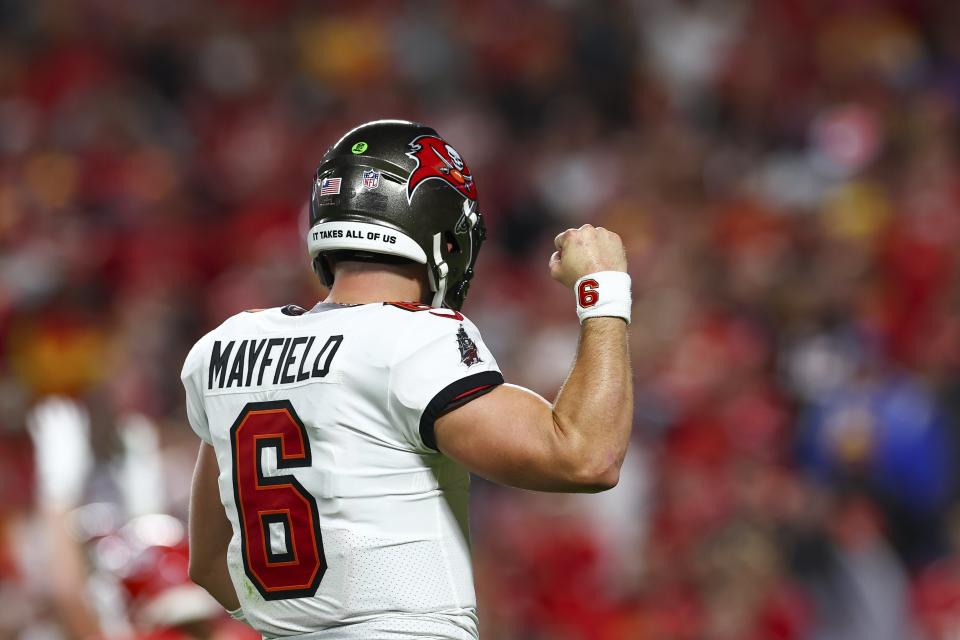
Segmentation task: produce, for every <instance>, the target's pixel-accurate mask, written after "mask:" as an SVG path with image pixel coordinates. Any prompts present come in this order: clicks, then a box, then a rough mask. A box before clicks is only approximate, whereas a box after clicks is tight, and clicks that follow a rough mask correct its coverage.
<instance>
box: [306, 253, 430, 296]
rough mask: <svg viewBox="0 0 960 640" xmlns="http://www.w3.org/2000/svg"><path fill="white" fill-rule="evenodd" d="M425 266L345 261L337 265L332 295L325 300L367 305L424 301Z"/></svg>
mask: <svg viewBox="0 0 960 640" xmlns="http://www.w3.org/2000/svg"><path fill="white" fill-rule="evenodd" d="M423 270H424V267H423V266H422V265H411V267H406V266H401V267H394V266H393V265H390V266H384V265H379V264H369V263H363V262H344V263H340V264H338V265H337V266H336V271H335V273H336V275H335V277H334V281H333V287H332V288H331V289H330V295H328V296H327V297H326V299H325V300H324V302H333V303H336V304H366V303H368V302H391V301H407V302H416V301H420V300H421V299H422V298H423V295H424V283H423V280H424V279H425V277H424V276H422V275H420V272H422V271H423Z"/></svg>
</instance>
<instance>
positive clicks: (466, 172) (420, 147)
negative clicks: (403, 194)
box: [407, 136, 477, 202]
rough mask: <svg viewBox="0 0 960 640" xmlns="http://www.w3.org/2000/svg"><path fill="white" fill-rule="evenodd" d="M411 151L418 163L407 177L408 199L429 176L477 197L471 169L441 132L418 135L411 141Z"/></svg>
mask: <svg viewBox="0 0 960 640" xmlns="http://www.w3.org/2000/svg"><path fill="white" fill-rule="evenodd" d="M407 155H408V156H409V157H411V158H413V159H414V160H416V161H417V166H416V168H415V169H414V170H413V173H411V174H410V178H409V179H408V180H407V202H410V201H411V200H413V194H414V193H415V192H416V190H417V187H419V186H420V185H421V184H423V183H424V182H426V181H427V180H443V181H444V182H446V183H447V184H448V185H450V186H451V187H453V188H454V189H456V190H457V191H459V192H460V193H462V194H463V195H464V196H466V197H467V198H469V199H470V200H476V199H477V189H476V187H475V186H474V184H473V176H472V175H470V169H469V168H467V165H466V164H464V162H463V158H461V157H460V154H459V153H457V150H456V149H454V148H453V147H451V146H450V145H448V144H447V143H446V142H444V141H443V140H442V139H441V138H438V137H437V136H417V137H416V138H414V139H413V140H412V141H411V142H410V151H408V152H407Z"/></svg>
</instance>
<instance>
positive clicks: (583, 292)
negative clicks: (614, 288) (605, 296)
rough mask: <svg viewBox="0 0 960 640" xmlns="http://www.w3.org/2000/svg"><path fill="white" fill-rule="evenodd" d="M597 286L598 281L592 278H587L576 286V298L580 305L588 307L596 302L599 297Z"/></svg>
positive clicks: (598, 284)
mask: <svg viewBox="0 0 960 640" xmlns="http://www.w3.org/2000/svg"><path fill="white" fill-rule="evenodd" d="M599 287H600V283H599V282H597V281H596V280H594V279H593V278H587V279H586V280H582V281H581V282H580V286H579V287H577V300H578V301H579V302H580V306H581V307H583V308H584V309H589V308H590V307H592V306H593V305H595V304H597V301H598V300H599V299H600V292H599V291H597V289H599Z"/></svg>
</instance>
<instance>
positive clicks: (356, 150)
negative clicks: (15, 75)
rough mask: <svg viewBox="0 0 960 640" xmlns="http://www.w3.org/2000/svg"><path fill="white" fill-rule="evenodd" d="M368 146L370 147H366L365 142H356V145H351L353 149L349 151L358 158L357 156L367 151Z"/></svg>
mask: <svg viewBox="0 0 960 640" xmlns="http://www.w3.org/2000/svg"><path fill="white" fill-rule="evenodd" d="M369 146H370V145H368V144H367V143H366V142H358V143H356V144H355V145H353V147H352V148H351V149H350V151H353V155H355V156H358V155H360V154H361V153H363V152H364V151H366V150H367V147H369Z"/></svg>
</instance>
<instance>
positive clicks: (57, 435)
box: [0, 0, 960, 640]
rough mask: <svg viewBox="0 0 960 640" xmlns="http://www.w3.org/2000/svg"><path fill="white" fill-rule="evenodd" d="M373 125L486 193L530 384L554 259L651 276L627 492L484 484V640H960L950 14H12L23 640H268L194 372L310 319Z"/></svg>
mask: <svg viewBox="0 0 960 640" xmlns="http://www.w3.org/2000/svg"><path fill="white" fill-rule="evenodd" d="M382 117H397V118H408V119H415V120H419V121H423V122H427V123H429V124H430V125H432V126H434V127H435V128H436V129H438V130H439V131H440V133H441V134H442V135H443V136H444V137H445V138H447V139H448V140H450V141H451V142H452V144H454V145H455V146H456V147H457V149H458V150H459V151H460V152H461V153H462V154H463V156H464V158H466V159H467V160H468V161H469V163H470V166H471V168H472V169H473V174H474V176H475V178H476V181H477V185H478V189H479V194H480V205H481V211H482V212H483V214H484V216H485V217H486V219H487V221H488V227H489V229H490V238H489V240H488V243H487V244H486V245H485V246H484V248H483V251H482V254H481V256H480V260H479V263H478V277H477V279H476V280H475V281H474V285H473V287H472V289H471V293H470V297H469V298H468V300H467V304H466V306H465V309H464V310H465V312H466V314H467V315H468V316H470V317H471V319H472V320H473V321H474V322H475V323H476V324H477V325H478V327H479V328H480V330H481V331H482V332H483V334H484V338H485V340H486V342H487V343H488V344H489V346H490V347H491V348H492V349H493V351H494V353H495V354H496V356H497V359H498V362H499V364H500V365H501V368H502V369H503V371H504V374H505V376H506V378H507V380H508V381H511V382H515V383H518V384H522V385H525V386H528V387H531V388H533V389H535V390H537V391H539V392H541V393H543V394H545V395H547V396H551V395H552V394H554V393H556V391H557V389H558V388H559V385H560V384H561V383H562V381H563V377H564V373H565V368H566V367H567V364H568V363H569V362H570V359H571V357H572V354H573V352H574V349H575V345H576V338H577V330H578V325H577V322H576V316H575V314H574V309H573V306H574V305H573V300H572V295H571V293H570V292H569V291H565V290H563V289H562V288H561V287H559V286H558V285H555V284H553V283H552V282H550V281H549V277H548V274H547V270H546V268H545V267H546V261H547V258H548V256H549V253H550V251H551V250H552V239H553V236H554V235H555V234H556V233H558V232H559V231H561V230H563V229H565V228H567V227H571V226H579V225H580V224H583V223H585V222H589V223H592V224H595V225H604V226H607V227H609V228H611V229H613V230H615V231H617V232H618V233H620V234H621V235H622V236H623V238H624V240H625V242H626V244H627V246H628V251H629V256H630V260H631V273H632V276H633V282H634V302H635V305H634V311H633V324H632V326H631V349H632V358H633V366H634V371H635V385H636V402H637V407H636V416H637V421H636V426H635V437H634V442H633V445H632V449H631V452H630V454H629V455H628V458H627V460H626V463H625V467H624V470H623V474H622V480H621V483H620V485H619V486H618V487H617V488H616V489H614V490H613V491H610V492H608V493H605V494H600V495H596V496H558V495H538V494H532V493H525V492H520V491H514V490H507V489H503V488H499V487H495V486H493V485H490V484H488V483H485V482H483V481H481V480H477V481H476V482H475V485H474V503H473V518H472V526H473V532H474V550H475V558H476V574H477V583H478V592H479V597H480V606H481V625H482V626H481V628H482V633H483V635H484V637H485V638H491V639H495V640H579V639H587V640H620V639H636V640H794V639H806V638H810V639H813V640H868V639H869V640H947V639H951V638H953V639H955V638H957V637H960V500H958V498H960V492H958V488H960V475H958V470H960V466H958V465H960V260H958V258H957V251H956V247H957V246H960V213H958V212H960V157H958V150H960V4H958V3H956V2H952V1H951V0H926V1H925V0H886V1H883V0H763V1H761V0H753V1H750V0H605V1H602V2H586V1H582V2H581V1H576V0H538V1H536V2H522V3H521V2H511V1H509V0H488V1H485V2H474V3H452V2H440V1H439V0H437V1H434V2H402V3H401V2H391V1H389V0H374V1H370V2H350V1H348V0H340V1H332V0H331V1H327V2H322V3H321V2H305V1H304V2H300V1H297V0H202V1H194V2H183V3H181V2H169V1H166V0H129V1H124V2H116V1H113V0H42V1H39V0H38V1H33V2H31V1H27V0H2V1H0V603H2V604H0V638H16V639H18V640H27V639H29V640H40V639H42V640H47V639H50V640H56V639H59V638H72V637H93V636H94V635H95V634H96V633H104V634H106V635H107V636H108V637H111V638H126V637H134V636H136V637H144V638H146V637H150V638H154V637H156V638H189V637H193V638H207V637H219V638H244V637H247V635H245V633H246V632H245V631H244V628H243V627H241V626H240V625H239V623H234V622H232V621H230V620H228V619H226V620H225V619H224V618H223V616H222V615H221V614H220V613H219V611H218V610H217V609H216V607H215V606H214V607H210V603H209V602H208V601H204V600H203V599H202V596H201V595H200V594H197V593H196V592H194V591H191V590H190V588H189V585H188V584H187V583H186V579H185V575H184V571H183V557H184V556H183V553H184V551H183V545H184V542H183V531H182V529H183V527H182V522H183V520H184V518H185V515H186V500H187V496H188V492H189V482H190V473H191V470H192V465H193V461H194V457H195V455H196V449H197V445H198V442H197V440H196V439H195V437H194V436H193V435H192V433H191V432H190V430H189V428H188V427H187V425H186V421H185V415H184V409H183V405H184V403H183V396H182V389H181V387H180V381H179V377H178V374H179V371H180V366H181V364H182V361H183V358H184V356H185V354H186V352H187V350H188V349H189V347H190V345H191V344H192V343H193V341H195V340H196V339H197V338H198V337H199V336H200V335H202V334H203V333H205V332H206V331H208V330H209V329H211V328H213V327H214V326H216V325H217V324H218V323H219V322H221V321H222V320H223V319H225V318H226V317H228V316H229V315H232V314H234V313H236V312H238V311H241V310H243V309H247V308H260V307H267V306H276V305H282V304H287V303H297V304H300V305H303V306H309V305H311V304H312V303H313V302H314V301H316V300H318V299H319V298H320V297H321V296H323V295H324V293H323V290H322V288H321V287H320V285H319V283H318V282H317V281H316V278H315V276H313V274H312V273H311V271H310V269H309V266H308V260H307V256H306V249H305V245H304V237H305V231H306V209H305V206H306V203H307V199H308V196H309V191H310V186H311V185H310V181H311V176H312V172H313V170H314V168H315V164H316V163H317V161H318V159H319V158H320V156H321V155H322V153H323V151H324V150H325V148H326V147H327V145H329V144H331V143H332V142H333V141H335V140H336V138H337V137H338V136H339V135H340V134H341V133H342V132H343V131H345V130H346V129H348V128H350V127H351V126H354V125H356V124H359V123H361V122H363V121H366V120H371V119H376V118H382ZM71 399H72V400H71ZM65 425H68V426H65ZM58 452H60V453H64V452H67V453H69V454H70V455H65V457H61V456H60V455H59V454H58ZM78 452H81V453H82V454H83V455H78ZM71 460H72V461H73V462H71ZM77 460H80V462H77ZM71 465H73V466H71ZM64 478H66V480H64ZM58 483H60V485H63V484H64V483H66V486H58ZM158 603H159V604H158ZM91 612H92V613H91ZM96 629H99V630H100V631H95V630H96ZM91 630H93V631H91Z"/></svg>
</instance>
